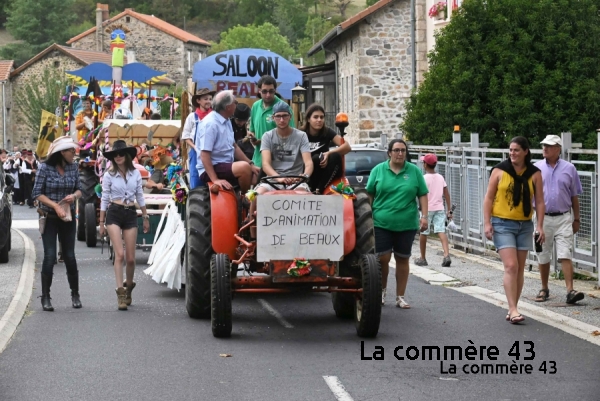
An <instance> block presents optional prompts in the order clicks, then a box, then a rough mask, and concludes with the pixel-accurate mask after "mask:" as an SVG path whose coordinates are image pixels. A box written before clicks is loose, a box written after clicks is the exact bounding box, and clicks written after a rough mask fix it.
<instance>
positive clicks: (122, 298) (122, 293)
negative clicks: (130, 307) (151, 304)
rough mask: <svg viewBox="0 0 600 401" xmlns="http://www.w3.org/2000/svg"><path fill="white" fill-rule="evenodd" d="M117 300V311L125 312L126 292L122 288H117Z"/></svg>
mask: <svg viewBox="0 0 600 401" xmlns="http://www.w3.org/2000/svg"><path fill="white" fill-rule="evenodd" d="M116 291H117V298H118V299H119V310H127V302H125V298H126V297H127V295H126V290H125V288H123V287H119V288H117V290H116Z"/></svg>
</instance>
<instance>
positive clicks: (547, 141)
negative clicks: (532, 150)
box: [540, 135, 562, 147]
mask: <svg viewBox="0 0 600 401" xmlns="http://www.w3.org/2000/svg"><path fill="white" fill-rule="evenodd" d="M540 143H541V144H542V145H550V146H554V145H558V146H560V147H562V139H560V136H558V135H548V136H546V137H545V138H544V140H543V141H542V142H540Z"/></svg>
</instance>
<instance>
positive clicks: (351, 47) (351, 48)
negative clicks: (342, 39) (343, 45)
mask: <svg viewBox="0 0 600 401" xmlns="http://www.w3.org/2000/svg"><path fill="white" fill-rule="evenodd" d="M352 50H353V45H352V41H350V53H352Z"/></svg>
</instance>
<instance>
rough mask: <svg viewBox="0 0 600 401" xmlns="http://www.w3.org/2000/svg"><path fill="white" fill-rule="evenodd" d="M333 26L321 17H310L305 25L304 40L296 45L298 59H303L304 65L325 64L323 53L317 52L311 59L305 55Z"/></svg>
mask: <svg viewBox="0 0 600 401" xmlns="http://www.w3.org/2000/svg"><path fill="white" fill-rule="evenodd" d="M334 26H335V25H333V23H332V22H331V21H328V20H326V19H325V18H323V17H321V16H316V17H310V18H309V19H308V22H307V23H306V28H305V30H304V35H305V36H306V37H305V38H304V39H302V40H301V41H300V44H299V45H298V53H299V54H300V57H303V58H304V64H305V65H318V64H323V63H324V62H325V53H324V52H323V51H320V52H318V53H317V54H315V55H314V56H312V57H308V56H307V53H308V51H309V50H310V48H311V47H313V46H314V44H315V43H317V42H318V41H319V40H321V38H323V36H325V35H326V34H327V32H329V31H331V30H332V29H333V28H334Z"/></svg>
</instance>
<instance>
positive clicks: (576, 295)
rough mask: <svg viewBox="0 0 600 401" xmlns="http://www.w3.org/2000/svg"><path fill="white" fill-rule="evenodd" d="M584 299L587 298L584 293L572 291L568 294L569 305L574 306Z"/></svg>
mask: <svg viewBox="0 0 600 401" xmlns="http://www.w3.org/2000/svg"><path fill="white" fill-rule="evenodd" d="M584 297H585V295H583V292H579V291H575V290H571V291H569V293H568V294H567V303H568V304H569V305H573V304H574V303H576V302H577V301H581V300H582V299H583V298H584Z"/></svg>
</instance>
